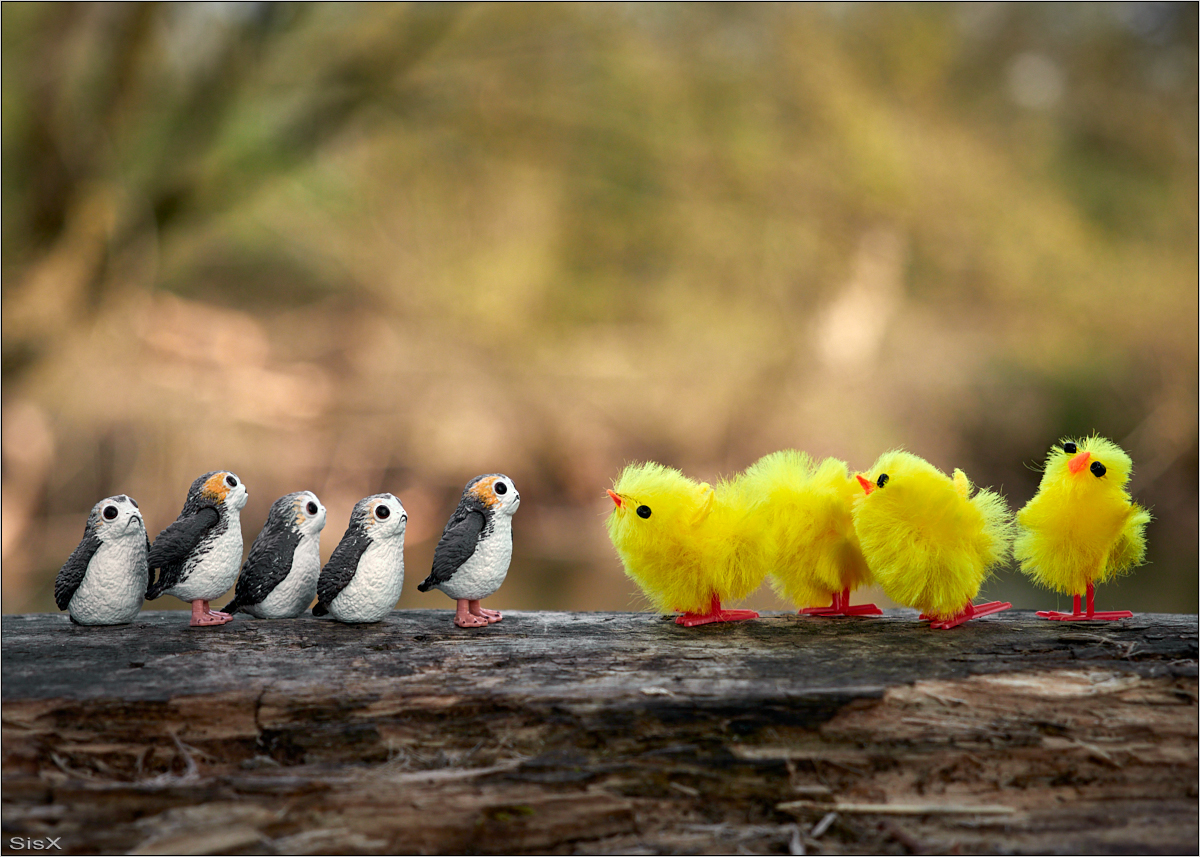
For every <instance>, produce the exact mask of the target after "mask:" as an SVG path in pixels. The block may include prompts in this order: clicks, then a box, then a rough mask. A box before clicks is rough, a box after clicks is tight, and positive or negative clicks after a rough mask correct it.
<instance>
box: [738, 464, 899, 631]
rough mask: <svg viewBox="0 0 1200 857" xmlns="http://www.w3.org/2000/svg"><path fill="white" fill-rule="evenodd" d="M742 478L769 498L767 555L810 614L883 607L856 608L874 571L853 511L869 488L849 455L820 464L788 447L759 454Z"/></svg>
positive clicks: (780, 583)
mask: <svg viewBox="0 0 1200 857" xmlns="http://www.w3.org/2000/svg"><path fill="white" fill-rule="evenodd" d="M743 480H744V482H745V484H746V485H747V487H748V488H749V490H750V491H752V492H753V494H754V495H756V496H757V497H759V498H761V500H762V515H763V517H764V519H765V523H766V527H765V532H764V534H763V544H762V553H763V559H764V561H765V562H766V568H767V570H768V571H769V573H770V574H771V578H772V586H773V587H774V588H775V591H776V593H777V594H779V595H780V596H781V597H782V598H786V599H787V600H788V601H791V602H792V603H793V604H796V605H797V606H799V607H801V608H802V609H801V610H800V612H801V613H802V614H807V615H810V616H878V615H879V614H880V613H881V612H882V611H880V609H879V608H878V607H876V606H875V605H874V604H858V605H855V606H853V607H851V606H850V593H851V591H852V590H855V589H858V588H859V587H860V586H866V585H868V584H870V583H871V572H870V571H869V570H868V568H867V561H866V560H865V559H863V555H862V549H861V548H860V547H859V544H858V536H857V535H855V532H854V521H853V520H852V518H851V515H850V511H851V509H852V508H853V506H854V500H855V499H856V498H857V497H860V496H862V491H861V490H860V489H859V487H858V483H857V482H856V481H855V480H854V477H853V476H851V475H850V470H849V468H848V467H847V466H846V463H845V462H844V461H838V460H837V459H836V458H826V459H825V460H824V461H822V462H821V463H820V464H817V463H815V462H814V461H813V460H812V459H811V458H810V457H809V456H808V455H806V454H805V453H803V452H798V451H797V450H794V449H785V450H782V451H780V452H774V453H771V454H770V455H766V456H763V457H762V458H760V459H759V460H758V461H756V462H755V463H754V464H752V465H751V466H750V467H749V468H748V469H747V470H746V472H745V474H744V476H743ZM826 602H832V603H830V604H829V606H824V604H825V603H826ZM816 605H822V606H816Z"/></svg>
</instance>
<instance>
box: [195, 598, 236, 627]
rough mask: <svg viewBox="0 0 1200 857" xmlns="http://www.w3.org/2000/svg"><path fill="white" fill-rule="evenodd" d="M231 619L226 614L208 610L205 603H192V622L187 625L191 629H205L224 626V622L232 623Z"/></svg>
mask: <svg viewBox="0 0 1200 857" xmlns="http://www.w3.org/2000/svg"><path fill="white" fill-rule="evenodd" d="M232 621H233V617H232V616H230V615H229V614H228V613H220V612H217V611H214V610H210V609H208V602H207V601H193V602H192V621H191V622H189V623H188V624H189V625H191V626H192V627H193V628H199V627H205V626H208V625H224V624H225V623H226V622H232Z"/></svg>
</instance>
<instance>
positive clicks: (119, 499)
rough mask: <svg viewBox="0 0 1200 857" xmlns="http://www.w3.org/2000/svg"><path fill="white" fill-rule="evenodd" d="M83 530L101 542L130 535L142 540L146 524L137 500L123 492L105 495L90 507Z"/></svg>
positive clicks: (113, 540) (112, 540) (144, 536)
mask: <svg viewBox="0 0 1200 857" xmlns="http://www.w3.org/2000/svg"><path fill="white" fill-rule="evenodd" d="M85 532H88V533H92V534H93V535H95V536H96V538H98V539H100V541H102V542H115V541H117V540H118V539H125V538H132V537H136V538H137V539H138V540H140V541H144V540H145V538H146V524H145V522H144V521H143V520H142V512H141V510H140V509H138V504H137V501H136V500H134V499H133V498H132V497H126V496H125V495H124V494H117V495H115V496H113V497H105V498H104V499H103V500H101V501H100V502H99V503H97V504H96V505H95V506H93V507H92V513H91V514H90V515H88V519H87V525H86V527H85Z"/></svg>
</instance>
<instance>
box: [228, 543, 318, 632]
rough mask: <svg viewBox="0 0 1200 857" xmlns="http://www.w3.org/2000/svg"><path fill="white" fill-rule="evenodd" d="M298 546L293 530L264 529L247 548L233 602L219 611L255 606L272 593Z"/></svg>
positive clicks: (286, 573) (282, 577)
mask: <svg viewBox="0 0 1200 857" xmlns="http://www.w3.org/2000/svg"><path fill="white" fill-rule="evenodd" d="M298 544H300V531H299V530H297V529H296V528H294V527H284V528H282V529H270V530H268V529H267V528H266V527H264V528H263V529H262V531H261V532H260V533H259V534H258V537H257V538H256V539H255V540H254V544H253V545H251V546H250V555H249V556H247V557H246V561H245V562H244V563H242V571H241V574H240V575H239V576H238V582H237V589H236V590H235V591H234V594H233V600H232V601H230V602H229V603H228V604H226V605H225V606H224V607H222V608H221V611H222V612H224V613H236V612H237V611H238V610H241V609H242V608H243V607H245V606H246V605H248V604H258V603H260V602H261V601H262V600H263V599H264V598H266V597H267V596H268V595H270V594H271V592H272V591H273V590H274V589H275V587H276V586H278V585H279V584H281V583H283V579H284V578H285V577H287V576H288V572H290V571H291V570H292V558H293V556H295V553H296V546H297V545H298Z"/></svg>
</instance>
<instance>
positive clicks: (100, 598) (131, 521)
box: [54, 494, 150, 625]
mask: <svg viewBox="0 0 1200 857" xmlns="http://www.w3.org/2000/svg"><path fill="white" fill-rule="evenodd" d="M149 552H150V539H149V537H148V536H147V535H146V524H145V522H144V521H143V520H142V513H141V511H140V510H139V509H138V504H137V503H136V502H135V501H134V499H133V498H132V497H126V496H125V495H124V494H117V495H116V496H114V497H105V498H104V499H103V500H101V501H100V502H99V503H97V504H96V505H95V506H93V507H92V513H91V514H90V515H88V519H87V524H86V525H85V526H84V528H83V540H82V541H81V542H80V543H79V546H78V547H77V548H75V551H74V552H73V553H72V554H71V556H70V557H68V559H67V561H66V562H65V563H63V567H62V568H61V569H59V571H58V577H57V578H55V580H54V603H55V604H57V605H58V609H59V610H66V611H68V612H69V615H70V617H71V621H72V622H74V623H75V624H76V625H123V624H125V623H127V622H132V621H133V620H134V618H135V617H136V616H137V614H138V611H139V610H141V609H142V600H143V599H144V598H145V595H146V586H147V584H148V583H149V582H150V567H149V565H147V561H146V557H147V556H148V555H149Z"/></svg>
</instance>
